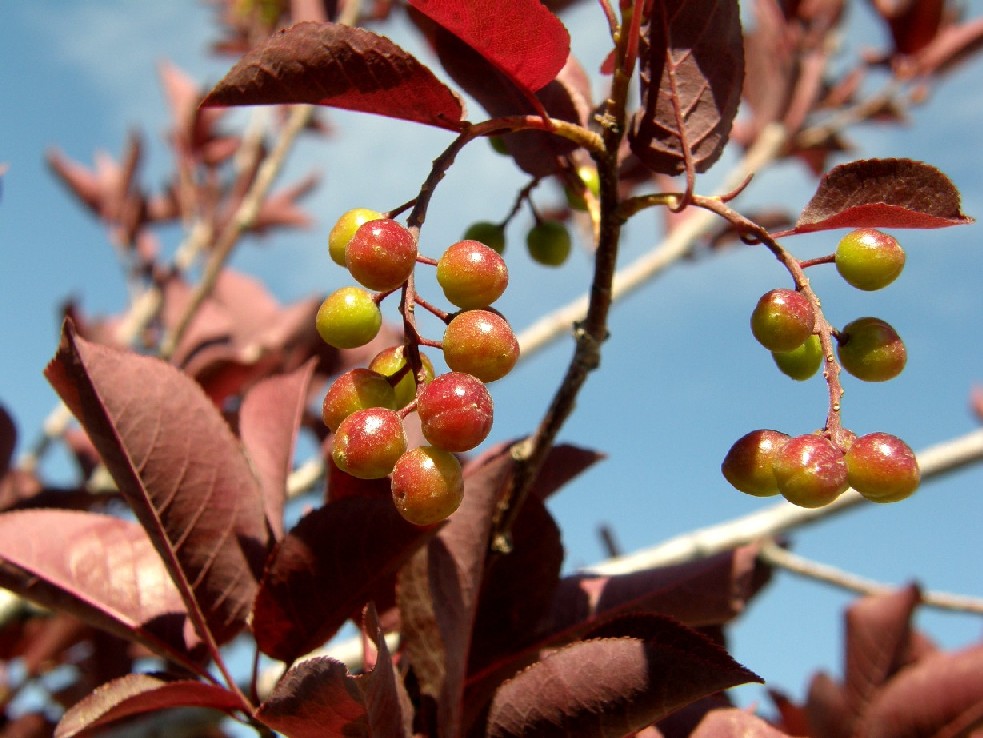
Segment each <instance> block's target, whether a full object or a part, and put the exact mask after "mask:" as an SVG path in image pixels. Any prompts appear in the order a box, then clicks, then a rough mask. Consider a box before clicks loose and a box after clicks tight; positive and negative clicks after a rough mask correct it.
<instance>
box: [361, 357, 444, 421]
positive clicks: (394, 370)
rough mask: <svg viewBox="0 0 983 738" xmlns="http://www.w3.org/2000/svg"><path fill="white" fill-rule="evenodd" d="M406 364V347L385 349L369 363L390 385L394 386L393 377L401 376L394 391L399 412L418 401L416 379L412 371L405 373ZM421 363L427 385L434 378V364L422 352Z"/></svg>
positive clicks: (370, 367)
mask: <svg viewBox="0 0 983 738" xmlns="http://www.w3.org/2000/svg"><path fill="white" fill-rule="evenodd" d="M406 363H407V361H406V354H405V347H404V346H391V347H390V348H387V349H384V350H383V351H380V352H379V353H378V354H376V355H375V357H374V358H373V359H372V361H370V362H369V369H371V370H372V371H374V372H378V373H379V374H381V375H383V376H384V377H386V378H387V379H388V380H389V383H390V384H393V377H395V376H396V375H399V379H398V380H396V382H395V384H393V389H394V390H395V392H396V409H397V410H401V409H402V408H404V407H406V406H407V405H409V404H410V403H411V402H413V400H415V399H416V377H415V376H414V375H413V372H412V370H406V371H403V367H405V366H406ZM420 363H421V364H422V365H423V382H424V384H425V383H427V382H429V381H431V380H432V379H433V378H434V370H433V362H431V361H430V359H429V357H428V356H427V355H426V354H424V353H423V352H422V351H421V352H420Z"/></svg>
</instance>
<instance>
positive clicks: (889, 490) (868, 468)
mask: <svg viewBox="0 0 983 738" xmlns="http://www.w3.org/2000/svg"><path fill="white" fill-rule="evenodd" d="M846 467H847V475H848V477H849V480H850V486H851V487H853V488H854V489H855V490H857V492H859V493H860V494H862V495H863V496H864V497H866V498H867V499H868V500H872V501H874V502H897V501H898V500H903V499H905V498H906V497H910V496H911V495H912V494H913V493H914V491H915V490H916V489H918V484H919V482H920V481H921V471H920V470H919V468H918V460H917V459H916V458H915V452H914V451H912V450H911V449H910V448H909V447H908V444H906V443H905V442H904V441H902V440H901V439H900V438H898V437H897V436H892V435H890V434H889V433H870V434H868V435H866V436H861V437H860V438H858V439H857V440H855V441H854V442H853V445H852V446H850V449H849V450H848V451H847V452H846Z"/></svg>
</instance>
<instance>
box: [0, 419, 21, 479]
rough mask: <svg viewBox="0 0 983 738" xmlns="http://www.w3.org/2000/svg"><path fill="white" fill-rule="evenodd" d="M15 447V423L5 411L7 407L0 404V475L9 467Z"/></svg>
mask: <svg viewBox="0 0 983 738" xmlns="http://www.w3.org/2000/svg"><path fill="white" fill-rule="evenodd" d="M15 448H17V424H16V423H14V419H13V418H12V417H11V415H10V413H9V412H7V408H5V407H4V406H3V405H0V477H3V475H4V474H6V473H7V470H8V469H10V462H11V461H12V460H13V458H14V449H15Z"/></svg>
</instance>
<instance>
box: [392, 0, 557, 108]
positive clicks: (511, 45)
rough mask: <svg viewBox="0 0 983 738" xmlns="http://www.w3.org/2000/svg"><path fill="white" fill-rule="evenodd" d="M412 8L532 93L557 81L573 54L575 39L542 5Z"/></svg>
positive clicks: (422, 3) (445, 3)
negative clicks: (571, 50) (568, 56)
mask: <svg viewBox="0 0 983 738" xmlns="http://www.w3.org/2000/svg"><path fill="white" fill-rule="evenodd" d="M410 5H411V6H412V7H414V8H416V9H417V10H419V11H420V12H421V13H423V14H424V15H426V16H427V17H428V18H430V19H431V20H433V21H434V22H436V23H437V24H439V25H441V26H443V27H444V28H446V29H447V30H448V31H450V32H451V33H453V34H454V35H455V36H457V37H458V38H459V39H461V40H462V41H464V43H466V44H467V45H468V46H470V47H471V48H472V49H474V50H475V51H477V52H478V53H479V54H481V56H482V57H484V58H485V59H486V60H487V61H488V62H489V63H491V64H492V66H494V67H495V68H496V69H498V70H499V71H500V72H502V73H503V74H505V75H506V76H507V77H508V78H509V79H510V80H511V81H512V83H513V84H515V85H516V86H518V87H520V88H524V89H526V90H528V91H529V92H535V91H537V90H540V89H542V88H543V87H545V86H546V85H547V84H548V83H549V82H550V81H551V80H553V79H554V78H555V77H556V75H557V73H558V72H559V71H560V69H561V68H562V67H563V65H564V64H565V63H566V61H567V55H568V54H569V53H570V34H569V33H567V29H566V28H564V27H563V24H562V23H561V22H560V20H559V19H558V18H557V17H556V16H555V15H553V14H552V13H551V12H550V11H549V10H547V9H546V7H544V6H543V4H542V3H541V2H540V1H539V0H510V2H507V3H486V2H460V0H410Z"/></svg>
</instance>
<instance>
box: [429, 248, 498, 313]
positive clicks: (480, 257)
mask: <svg viewBox="0 0 983 738" xmlns="http://www.w3.org/2000/svg"><path fill="white" fill-rule="evenodd" d="M437 282H438V284H440V288H441V289H442V290H443V291H444V296H445V297H446V298H447V299H448V300H449V301H450V302H452V303H454V304H455V305H457V307H459V308H462V309H464V310H470V309H472V308H484V307H488V306H489V305H491V304H492V303H493V302H495V300H497V299H498V298H499V297H501V296H502V293H503V292H505V288H506V287H508V284H509V270H508V268H507V267H506V266H505V260H504V259H502V257H501V256H499V255H498V253H497V252H496V251H495V250H494V249H491V248H489V247H488V246H485V244H483V243H479V242H478V241H458V242H457V243H455V244H452V245H451V246H449V247H448V249H447V250H446V251H445V252H444V253H443V255H442V256H441V257H440V260H439V261H438V262H437Z"/></svg>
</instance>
